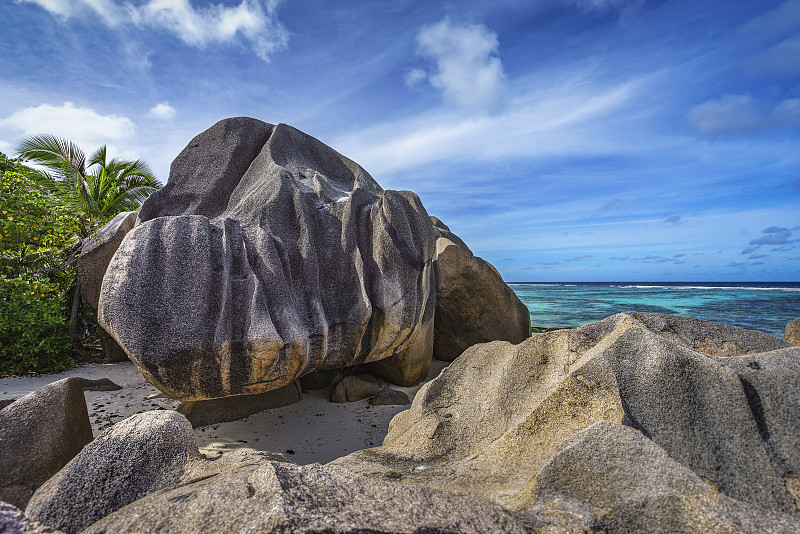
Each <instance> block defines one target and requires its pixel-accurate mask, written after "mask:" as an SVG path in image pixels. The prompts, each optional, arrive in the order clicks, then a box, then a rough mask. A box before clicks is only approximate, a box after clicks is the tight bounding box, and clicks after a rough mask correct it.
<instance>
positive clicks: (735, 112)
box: [689, 95, 800, 137]
mask: <svg viewBox="0 0 800 534" xmlns="http://www.w3.org/2000/svg"><path fill="white" fill-rule="evenodd" d="M689 121H690V123H691V126H692V129H694V130H695V131H696V132H697V133H700V134H702V135H706V136H709V137H720V136H730V135H741V134H749V133H756V132H760V131H764V130H769V129H772V128H780V127H784V126H795V125H798V124H800V99H797V98H789V99H786V100H784V101H782V102H779V103H778V104H776V105H771V104H769V103H767V102H762V101H759V100H757V99H755V98H753V97H752V96H750V95H723V96H722V97H720V98H716V99H711V100H707V101H705V102H703V103H702V104H698V105H696V106H694V107H693V108H692V109H691V110H689Z"/></svg>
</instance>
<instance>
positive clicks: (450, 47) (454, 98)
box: [406, 18, 505, 111]
mask: <svg viewBox="0 0 800 534" xmlns="http://www.w3.org/2000/svg"><path fill="white" fill-rule="evenodd" d="M417 46H418V54H419V55H420V56H422V57H423V58H426V59H429V60H432V61H433V63H434V66H433V68H432V69H431V70H430V71H428V72H426V71H424V70H422V69H418V68H417V69H412V70H411V71H409V73H408V74H407V75H406V83H407V84H409V85H418V84H420V83H422V81H423V80H424V79H426V78H427V80H428V81H429V82H430V84H431V85H432V86H433V87H435V88H436V89H438V90H439V91H441V92H442V97H443V99H444V101H445V102H447V103H450V104H455V105H456V106H458V107H461V108H466V109H472V110H483V111H486V110H494V109H497V108H498V106H499V105H500V103H501V99H502V97H503V93H504V91H505V75H504V74H503V64H502V62H501V61H500V58H499V57H498V55H497V53H498V46H499V43H498V41H497V34H495V33H494V32H492V31H491V30H490V29H489V28H487V27H486V26H484V25H482V24H467V25H458V24H455V23H453V22H452V21H450V19H448V18H445V19H443V20H442V21H440V22H439V23H437V24H434V25H432V26H424V27H423V28H422V29H421V30H420V31H419V33H418V34H417Z"/></svg>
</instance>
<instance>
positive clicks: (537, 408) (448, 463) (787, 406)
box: [333, 313, 800, 531]
mask: <svg viewBox="0 0 800 534" xmlns="http://www.w3.org/2000/svg"><path fill="white" fill-rule="evenodd" d="M601 422H607V423H609V424H613V425H624V426H626V427H629V428H630V429H633V430H635V431H636V432H638V433H639V434H641V436H643V438H646V439H649V440H650V441H651V442H652V444H653V447H656V448H657V449H658V450H660V451H662V452H663V454H662V453H661V452H660V453H659V454H662V456H663V455H666V456H669V457H670V458H672V459H673V460H674V461H675V462H677V463H678V464H680V465H682V466H683V467H685V468H686V469H688V470H689V471H692V472H693V473H694V474H695V475H697V477H699V479H700V480H702V481H704V482H705V483H706V484H708V488H713V489H715V490H717V491H718V492H719V493H721V494H723V495H725V496H727V497H730V498H732V499H736V500H737V501H742V502H744V503H749V504H750V505H755V506H752V507H751V508H748V510H750V511H751V512H752V510H756V512H753V513H756V515H757V511H758V510H759V509H766V510H772V511H774V512H776V513H789V514H797V511H798V508H799V507H800V501H799V500H798V498H800V492H798V491H797V490H798V480H799V479H798V475H797V473H800V433H798V432H797V429H798V428H800V349H799V348H796V347H792V346H791V345H788V344H787V343H785V342H783V341H782V340H780V339H778V338H776V337H773V336H769V335H767V334H763V333H760V332H754V331H750V330H744V329H739V328H733V327H729V326H724V325H719V324H716V323H712V322H709V321H702V320H699V319H690V318H685V317H678V316H670V315H658V314H649V313H622V314H617V315H614V316H611V317H609V318H607V319H605V320H603V321H600V322H598V323H593V324H590V325H586V326H583V327H580V328H576V329H571V330H559V331H554V332H549V333H545V334H541V335H538V336H535V337H533V338H530V339H528V340H526V341H525V342H523V343H521V344H519V345H511V344H510V343H507V342H492V343H486V344H481V345H476V346H473V347H471V348H470V349H468V350H467V351H465V352H464V354H462V355H461V357H459V358H458V359H457V360H456V361H455V362H453V363H452V364H451V365H450V366H449V367H447V368H446V369H444V370H443V371H442V373H441V374H440V375H439V377H438V378H436V379H435V380H433V381H431V382H429V383H428V384H426V385H425V386H423V387H422V388H421V389H420V391H419V392H418V393H417V395H416V397H415V398H414V402H413V403H412V405H411V408H410V409H409V410H407V411H405V412H401V413H400V414H398V415H397V416H395V418H394V419H393V420H392V422H391V424H390V426H389V433H388V435H387V436H386V438H385V440H384V442H383V445H382V446H381V447H377V448H374V449H367V450H363V451H358V452H356V453H353V454H351V455H349V456H346V457H344V458H340V459H338V460H335V461H334V462H333V464H334V465H340V466H343V467H347V468H349V469H352V470H355V471H358V472H360V473H362V474H365V475H369V476H372V477H377V478H382V479H386V480H394V481H398V482H405V483H413V484H419V485H422V486H426V487H433V488H437V489H442V490H447V491H452V492H457V493H467V494H470V495H473V496H478V497H483V498H487V499H489V500H492V501H494V502H496V503H498V504H501V505H503V506H505V507H506V508H509V509H511V510H516V511H523V512H524V511H531V510H535V509H536V507H537V506H539V505H541V504H542V499H544V498H545V496H546V495H545V494H543V493H542V491H544V490H543V489H542V488H543V487H544V486H541V485H540V486H537V481H539V480H540V477H541V476H542V473H543V469H544V468H545V466H547V465H550V463H551V462H552V461H553V459H554V458H556V457H557V455H558V454H561V453H562V452H563V451H564V448H565V447H568V446H569V445H568V444H569V442H570V441H569V440H570V439H572V438H573V437H575V436H576V435H577V434H578V433H580V432H581V431H583V430H585V429H587V428H589V427H590V426H592V425H594V424H595V423H601ZM625 439H628V438H625ZM637 440H638V441H639V442H641V440H640V439H639V438H637ZM601 441H602V440H595V443H598V442H601ZM648 446H649V445H648ZM637 447H638V445H637ZM629 449H630V447H629ZM631 450H632V449H631ZM634 456H635V455H627V454H626V455H624V458H627V459H628V460H629V461H631V462H634V461H635V460H636V458H635V457H634ZM634 471H635V470H634ZM634 471H631V472H632V473H633V472H634ZM678 475H680V477H682V478H683V479H684V481H685V482H686V484H688V486H686V487H687V488H688V489H686V492H688V493H686V495H687V498H690V500H691V499H694V497H691V496H692V495H698V494H700V493H703V492H706V491H711V490H710V489H704V488H705V486H704V487H702V488H701V487H699V486H697V483H698V481H697V477H690V478H691V479H692V480H691V481H688V479H686V476H685V473H684V474H680V473H678V474H677V475H676V476H678ZM553 476H558V475H553ZM643 476H644V475H643ZM584 483H585V484H590V483H591V484H594V485H595V486H596V487H595V486H592V487H590V488H588V489H585V491H584V490H581V491H584V493H581V494H578V493H576V492H577V491H578V489H579V488H578V486H579V485H575V486H574V487H573V489H570V487H568V484H567V483H566V482H564V483H563V484H562V486H559V488H560V489H559V490H558V491H560V492H562V493H563V494H564V495H565V497H564V499H566V498H567V497H568V498H569V499H573V500H576V501H580V502H584V503H585V502H587V498H586V492H589V491H598V492H602V491H605V490H603V489H602V488H601V487H600V486H602V485H603V484H607V483H608V482H603V481H602V480H600V479H598V480H596V481H591V480H589V479H586V480H584ZM659 484H660V483H659ZM669 484H672V483H671V482H670V483H669ZM669 484H668V485H669ZM681 484H683V482H681ZM548 487H549V486H548ZM537 488H538V489H537ZM565 488H566V489H565ZM654 488H655V486H654ZM689 490H691V491H689ZM548 491H549V490H548ZM609 491H610V490H609ZM654 491H656V492H660V491H661V490H660V489H659V490H655V489H654ZM670 491H672V490H670ZM676 491H677V490H676ZM681 491H683V490H681ZM698 492H699V493H698ZM543 495H545V496H543ZM626 498H627V497H624V496H620V497H619V499H623V500H624V499H626ZM649 498H650V497H648V499H649ZM653 498H656V496H655V494H654V496H653ZM665 498H666V497H665ZM569 499H567V500H569ZM658 499H660V497H658ZM703 499H706V498H705V497H704V498H703ZM709 499H711V501H714V500H715V499H719V497H717V496H714V497H713V498H712V497H709ZM562 500H563V499H562ZM612 501H613V499H611V500H609V502H612ZM711 501H709V500H708V499H706V500H702V502H706V503H707V502H711ZM614 502H621V501H614ZM685 502H689V501H685ZM696 502H700V501H696ZM714 502H716V501H714ZM720 502H721V501H720ZM725 502H728V501H725ZM672 505H674V506H677V507H679V508H680V507H682V506H684V504H681V503H676V502H673V503H672ZM672 505H671V506H672ZM609 506H612V505H609ZM626 506H628V505H626ZM631 506H633V505H632V504H631ZM686 506H688V504H687V505H686ZM726 506H727V505H726ZM742 506H745V505H744V504H742ZM665 509H666V508H665ZM628 510H632V508H630V507H628ZM625 513H626V514H627V513H629V512H625ZM630 513H633V512H630ZM748 513H750V512H748ZM723 515H724V514H723ZM682 520H683V521H689V519H688V518H686V517H685V516H684V517H683V519H682ZM731 521H733V519H731ZM765 521H766V519H765ZM687 525H688V523H687ZM687 529H688V527H687ZM634 530H635V529H634ZM678 530H680V529H678ZM687 531H697V529H695V530H691V529H688V530H687Z"/></svg>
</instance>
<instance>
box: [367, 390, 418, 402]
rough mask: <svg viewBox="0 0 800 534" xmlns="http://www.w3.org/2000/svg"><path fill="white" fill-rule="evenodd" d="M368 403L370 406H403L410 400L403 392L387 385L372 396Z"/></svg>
mask: <svg viewBox="0 0 800 534" xmlns="http://www.w3.org/2000/svg"><path fill="white" fill-rule="evenodd" d="M369 403H370V405H371V406H403V405H406V404H411V401H410V400H409V398H408V395H406V394H405V393H404V392H402V391H398V390H396V389H392V388H388V387H387V388H383V389H382V390H380V391H379V392H378V394H377V395H375V396H374V397H372V398H371V399H370V401H369Z"/></svg>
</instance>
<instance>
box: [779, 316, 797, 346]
mask: <svg viewBox="0 0 800 534" xmlns="http://www.w3.org/2000/svg"><path fill="white" fill-rule="evenodd" d="M783 340H784V341H786V342H787V343H790V344H792V345H794V346H796V347H800V319H795V320H794V321H792V322H790V323H789V324H787V325H786V328H785V329H784V331H783Z"/></svg>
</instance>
